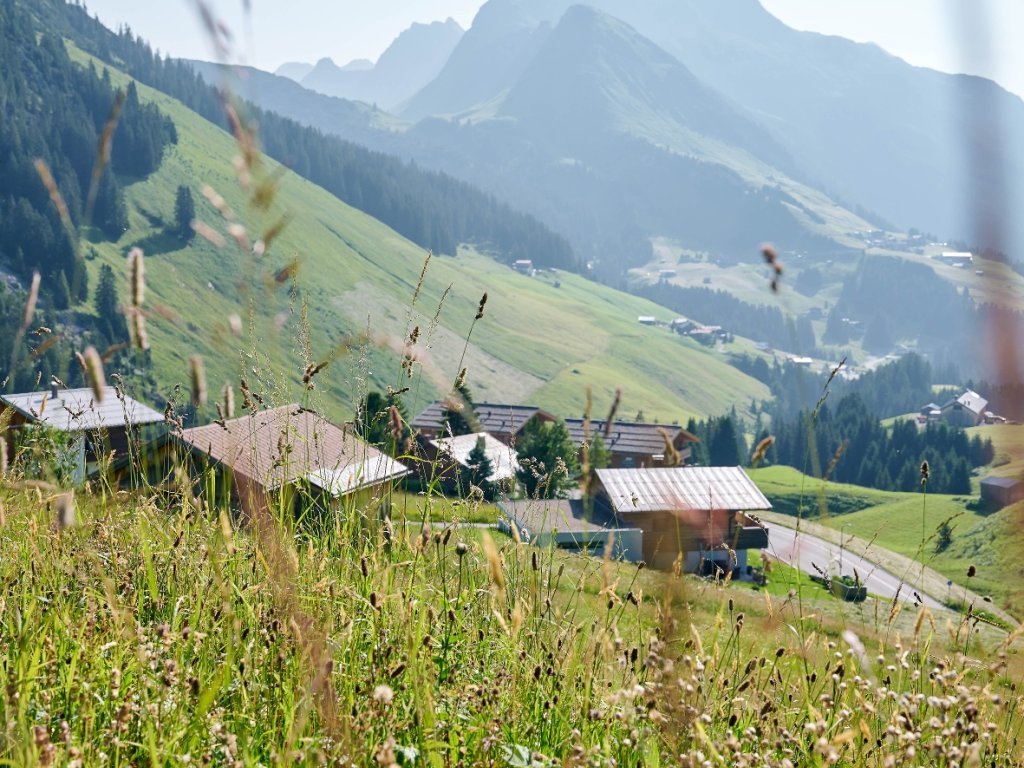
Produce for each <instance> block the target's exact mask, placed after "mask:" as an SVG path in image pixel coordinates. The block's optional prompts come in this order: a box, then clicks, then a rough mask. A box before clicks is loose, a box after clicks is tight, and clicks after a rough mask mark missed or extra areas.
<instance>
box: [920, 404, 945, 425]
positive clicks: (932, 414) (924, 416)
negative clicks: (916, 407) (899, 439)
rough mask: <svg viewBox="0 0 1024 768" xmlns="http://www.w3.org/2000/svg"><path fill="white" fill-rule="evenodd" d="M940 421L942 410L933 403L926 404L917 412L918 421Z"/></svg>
mask: <svg viewBox="0 0 1024 768" xmlns="http://www.w3.org/2000/svg"><path fill="white" fill-rule="evenodd" d="M940 419H942V408H941V407H940V406H938V405H936V404H935V403H928V405H926V406H923V407H922V408H921V410H920V411H918V421H921V422H935V421H939V420H940Z"/></svg>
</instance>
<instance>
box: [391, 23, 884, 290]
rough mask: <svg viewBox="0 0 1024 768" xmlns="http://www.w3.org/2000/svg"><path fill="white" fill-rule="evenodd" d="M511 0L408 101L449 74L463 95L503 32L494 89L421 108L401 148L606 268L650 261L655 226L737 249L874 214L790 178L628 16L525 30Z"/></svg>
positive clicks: (791, 242) (741, 253)
mask: <svg viewBox="0 0 1024 768" xmlns="http://www.w3.org/2000/svg"><path fill="white" fill-rule="evenodd" d="M489 7H490V8H491V9H492V10H490V11H489V10H488V8H489ZM494 9H497V10H499V11H508V12H507V13H501V14H496V13H495V12H494ZM521 10H522V9H521V8H520V4H501V5H495V6H491V4H488V6H485V7H484V9H481V12H480V14H479V15H478V16H477V20H476V21H475V22H474V25H473V28H472V29H471V30H470V32H468V33H467V35H466V37H465V38H464V40H463V43H462V44H460V46H459V49H458V50H456V52H455V53H453V55H452V58H451V60H450V61H449V65H448V66H446V68H445V72H444V73H442V75H441V76H439V77H438V79H437V80H436V81H435V83H434V84H432V86H430V87H428V88H427V89H424V91H423V92H422V93H421V94H420V95H418V96H417V97H416V98H415V99H414V100H412V101H411V102H410V104H414V103H418V104H421V105H422V104H423V103H424V98H425V96H426V95H429V94H428V92H429V93H430V94H434V95H437V94H439V93H441V91H440V90H439V89H441V87H442V86H444V87H445V88H447V87H448V84H451V85H452V89H451V92H452V93H453V94H459V95H465V94H463V89H462V88H461V87H459V84H460V83H462V82H463V78H468V77H469V76H470V74H469V73H470V72H471V71H473V69H474V67H473V66H471V62H470V61H468V60H467V57H472V58H473V60H474V61H476V64H477V65H479V66H480V67H485V65H484V64H483V63H482V60H481V59H480V58H479V54H480V53H481V50H482V49H484V48H486V47H487V45H488V43H487V41H488V40H489V39H491V38H497V37H501V36H504V38H505V39H507V40H510V41H516V42H517V46H516V50H515V51H514V52H513V51H512V50H511V48H509V49H508V53H509V56H510V58H509V59H508V60H507V61H506V60H505V59H503V58H502V57H501V56H496V57H495V58H496V59H497V60H498V64H497V65H496V66H495V67H494V68H493V69H492V70H491V71H492V73H498V72H499V71H500V73H501V74H500V77H498V75H497V74H495V77H496V78H497V79H495V80H494V81H493V82H492V83H491V87H493V88H500V91H499V92H496V93H493V94H491V95H490V96H489V98H488V100H486V101H484V102H482V103H480V104H479V105H478V106H477V107H476V108H469V109H467V110H465V111H463V112H461V113H459V114H457V115H455V116H452V117H433V118H428V119H424V120H421V121H420V122H418V123H416V124H415V125H414V126H413V127H411V128H410V129H409V130H408V131H407V132H406V133H405V134H404V136H403V139H404V146H402V147H401V148H399V149H398V150H397V151H403V152H405V153H407V154H408V156H411V157H414V158H415V159H416V161H417V162H418V163H422V164H426V165H430V166H431V167H438V168H445V169H446V170H448V171H449V172H451V173H453V174H455V175H456V176H460V177H462V178H465V179H467V180H469V181H471V182H472V183H475V184H479V185H481V186H483V187H485V188H486V189H488V190H490V191H492V192H494V193H495V194H496V195H498V196H499V197H501V198H503V199H506V200H509V201H511V202H513V203H514V204H515V205H516V206H518V207H520V208H522V209H524V210H527V211H529V212H531V213H533V214H534V215H535V216H537V217H538V218H540V219H541V220H542V221H544V222H545V223H546V224H548V225H549V226H551V227H553V228H554V229H555V230H556V231H559V232H562V233H563V234H565V235H566V236H567V237H568V238H569V239H570V241H571V242H572V243H573V245H574V247H575V249H576V250H577V252H579V253H580V254H582V255H583V256H585V257H586V258H587V259H588V260H590V261H591V262H594V263H595V265H596V267H597V269H598V272H599V273H600V274H602V275H604V276H605V277H609V278H610V277H611V276H612V275H615V274H616V273H619V272H621V271H622V270H623V269H624V268H625V267H628V266H633V265H636V264H642V263H646V262H647V261H649V260H650V258H651V244H650V240H651V238H653V237H665V238H669V239H672V240H678V241H679V242H681V243H684V244H685V247H687V248H690V249H693V250H697V251H706V252H708V253H709V254H711V256H712V257H714V258H716V259H723V260H725V261H727V262H735V261H737V260H739V259H743V258H749V257H750V255H751V254H754V253H756V249H757V246H758V244H759V243H761V242H763V241H764V240H769V239H770V240H772V241H773V242H776V243H777V244H778V245H779V246H780V247H783V248H785V249H794V250H795V249H799V250H808V251H811V252H813V253H815V254H821V255H825V254H834V253H836V252H837V251H839V250H841V248H839V247H838V246H837V245H836V244H835V243H833V242H831V239H832V238H833V237H834V236H836V235H838V234H840V233H841V232H843V231H844V230H845V229H851V228H856V227H858V226H866V227H869V226H870V225H866V224H865V223H864V222H859V221H858V220H857V219H856V217H853V216H851V215H849V214H848V213H846V212H843V211H842V210H841V209H839V208H837V207H836V206H835V205H834V203H833V201H830V200H824V199H822V195H820V193H817V192H816V191H815V190H813V189H811V188H808V187H806V186H805V185H802V184H801V183H800V182H799V181H797V180H796V179H794V178H792V177H791V176H789V175H788V174H787V170H789V169H790V168H792V167H793V166H794V163H793V160H792V158H791V157H790V154H789V153H788V152H787V151H786V150H785V149H784V148H783V147H782V145H781V144H780V143H779V142H778V141H777V140H776V139H775V138H774V137H773V136H772V135H771V134H770V133H769V132H768V131H766V130H765V129H763V128H762V127H760V126H759V125H758V124H757V123H756V121H755V120H754V119H753V118H752V116H751V115H749V114H748V113H746V112H745V111H744V110H743V109H742V108H741V107H739V106H738V105H736V104H735V103H733V102H730V101H729V100H727V99H724V98H722V97H721V96H720V95H718V94H716V93H715V92H714V91H712V90H711V89H710V88H707V87H706V86H704V85H703V84H702V83H701V82H699V81H698V80H697V79H696V78H695V77H694V76H693V75H692V74H691V73H690V72H689V71H688V70H687V69H686V67H685V66H683V65H682V64H681V63H680V62H679V61H678V60H676V59H674V58H673V57H671V56H670V55H668V54H667V53H666V52H665V51H664V50H662V49H660V48H658V47H657V46H656V45H654V44H653V43H652V42H651V41H650V40H648V39H645V38H644V37H643V36H641V35H640V34H638V33H637V32H636V31H635V30H634V29H632V28H631V27H629V26H628V25H626V24H624V23H623V22H621V21H618V20H616V19H614V18H612V17H610V16H608V15H606V14H603V13H600V12H598V11H595V10H593V9H591V8H588V7H584V6H574V7H572V8H570V9H569V10H568V11H567V12H566V13H565V14H563V16H562V17H561V18H560V19H559V21H558V23H557V24H556V25H555V26H554V27H548V26H546V25H544V24H542V25H540V26H538V27H535V28H533V31H532V32H530V33H529V34H528V35H527V34H526V33H525V32H524V31H523V30H528V29H529V27H528V26H526V25H527V23H528V22H529V20H530V18H531V17H530V16H529V15H528V14H526V13H521V12H520V11H521ZM478 25H482V26H478ZM503 25H508V26H507V28H506V27H505V26H503ZM502 30H504V32H503V31H502ZM478 48H479V49H481V50H478ZM513 54H514V55H513ZM513 63H514V66H513ZM477 95H479V94H477ZM475 97H476V96H475V95H471V96H467V97H466V99H464V100H463V102H462V103H459V104H457V103H456V102H454V101H453V102H450V103H449V104H447V105H446V106H440V105H439V106H438V107H437V108H438V109H439V110H440V109H444V108H447V107H456V106H464V105H465V101H466V100H467V99H469V98H475ZM403 114H408V110H406V112H404V113H403ZM392 147H394V142H392ZM826 217H829V218H826Z"/></svg>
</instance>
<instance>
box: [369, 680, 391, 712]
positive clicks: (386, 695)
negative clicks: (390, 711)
mask: <svg viewBox="0 0 1024 768" xmlns="http://www.w3.org/2000/svg"><path fill="white" fill-rule="evenodd" d="M393 698H395V692H394V691H393V690H391V686H390V685H378V686H377V687H376V688H374V689H373V700H374V701H375V702H377V703H378V704H381V705H383V706H385V707H386V706H387V705H388V704H390V703H391V700H392V699H393Z"/></svg>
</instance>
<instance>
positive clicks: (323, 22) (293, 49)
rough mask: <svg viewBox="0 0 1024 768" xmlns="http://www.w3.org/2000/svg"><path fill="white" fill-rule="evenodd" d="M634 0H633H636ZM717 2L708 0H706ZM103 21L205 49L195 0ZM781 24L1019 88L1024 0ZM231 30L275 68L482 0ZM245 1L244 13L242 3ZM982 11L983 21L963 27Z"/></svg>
mask: <svg viewBox="0 0 1024 768" xmlns="http://www.w3.org/2000/svg"><path fill="white" fill-rule="evenodd" d="M639 1H642V0H639ZM706 1H707V2H717V0H706ZM86 2H87V5H88V7H89V10H90V11H91V12H92V13H96V14H98V15H99V17H100V18H101V19H102V20H103V21H104V22H105V23H107V24H108V25H109V26H115V25H117V24H119V23H128V24H129V25H130V26H131V27H132V29H133V30H135V32H136V33H138V34H141V35H142V36H143V37H144V38H146V39H147V40H149V41H150V43H152V44H153V45H154V46H155V47H156V48H159V49H160V50H161V51H163V52H165V53H170V54H172V55H174V56H182V57H188V58H202V59H210V58H213V57H214V56H213V52H212V50H211V48H210V45H209V42H208V39H207V36H206V35H205V34H204V33H203V31H202V28H201V26H200V24H199V21H198V15H197V13H196V5H197V0H86ZM762 3H763V5H764V6H765V7H766V8H768V10H770V11H771V12H772V13H774V14H775V15H776V16H778V17H779V18H781V19H782V20H783V21H785V22H786V23H787V24H789V25H790V26H792V27H796V28H797V29H808V30H814V31H818V32H824V33H827V34H836V35H842V36H843V37H849V38H851V39H853V40H858V41H863V42H875V43H878V44H879V45H881V46H882V47H883V48H885V49H886V50H888V51H890V52H891V53H894V54H896V55H897V56H900V57H901V58H904V59H906V60H907V61H909V62H910V63H912V64H918V65H921V66H928V67H934V68H936V69H940V70H943V71H946V72H970V73H973V74H983V75H985V76H987V77H992V78H994V79H996V80H997V81H998V82H1000V83H1001V84H1002V85H1003V86H1004V87H1006V88H1008V89H1009V90H1012V91H1015V92H1016V93H1018V94H1020V95H1022V96H1024V46H1022V45H1019V44H1018V43H1017V41H1016V40H1015V39H1014V38H1019V37H1020V36H1022V35H1024V0H762ZM208 5H209V6H210V7H211V8H212V9H214V11H215V12H216V14H217V15H218V17H219V18H220V19H222V20H223V21H224V22H225V23H226V25H227V26H228V27H229V28H230V29H231V30H232V31H233V33H234V35H235V56H234V59H235V60H238V61H242V62H244V63H248V64H253V65H255V66H257V67H260V68H261V69H268V70H274V69H276V68H277V66H278V65H280V64H281V63H283V62H285V61H308V62H311V63H312V62H315V61H316V60H318V59H320V58H322V57H324V56H330V57H331V58H333V59H334V60H335V61H336V62H338V63H339V64H343V63H345V62H347V61H350V60H351V59H355V58H368V59H376V58H377V56H378V55H380V53H381V51H383V50H384V48H386V47H387V45H388V43H390V42H391V40H393V39H394V38H395V37H396V36H397V35H398V33H399V32H401V31H402V30H403V29H405V28H406V27H408V26H409V25H410V24H411V23H412V22H414V21H423V22H428V21H435V20H440V19H445V18H447V17H449V16H451V17H453V18H454V19H455V20H456V21H458V22H459V24H461V25H462V26H463V27H464V28H465V27H468V26H469V25H470V23H471V22H472V20H473V16H474V14H475V13H476V11H477V9H478V8H479V7H480V5H481V0H208ZM246 7H249V8H251V13H250V14H248V15H247V14H245V13H244V10H243V9H244V8H246ZM984 17H987V23H985V24H984V28H981V29H979V30H978V32H977V33H976V34H974V35H973V36H971V37H969V38H966V39H968V40H973V41H975V43H978V44H977V45H975V46H973V48H974V50H973V52H972V51H971V50H970V49H971V48H972V46H970V45H968V44H966V43H965V35H964V30H965V29H966V28H968V27H969V26H970V25H971V24H972V23H974V24H977V23H978V20H979V18H984Z"/></svg>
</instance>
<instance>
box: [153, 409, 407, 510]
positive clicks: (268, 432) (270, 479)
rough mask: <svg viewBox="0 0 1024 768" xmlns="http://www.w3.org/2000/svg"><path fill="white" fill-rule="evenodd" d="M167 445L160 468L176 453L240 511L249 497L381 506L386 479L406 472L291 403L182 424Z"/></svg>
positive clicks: (297, 504)
mask: <svg viewBox="0 0 1024 768" xmlns="http://www.w3.org/2000/svg"><path fill="white" fill-rule="evenodd" d="M167 447H168V448H170V449H172V451H171V453H172V455H171V456H170V457H168V456H167V454H166V453H165V456H164V457H163V471H164V472H165V473H166V472H169V471H170V470H171V469H173V466H170V465H169V463H168V458H170V461H171V462H173V461H177V460H182V461H184V463H186V464H187V465H188V466H189V468H190V469H191V471H192V474H193V475H194V476H195V477H197V478H202V479H203V482H204V483H205V486H206V488H207V490H213V491H214V494H215V495H216V496H217V497H219V498H222V499H224V498H228V499H230V501H231V503H232V504H233V505H234V506H235V507H236V508H238V509H240V510H242V511H243V512H245V511H247V509H248V508H249V507H250V505H253V504H265V505H270V506H272V507H274V508H277V509H282V508H289V507H290V508H292V509H294V511H295V513H296V514H302V513H304V512H306V511H309V510H310V509H319V510H334V509H338V508H339V507H340V506H341V505H344V506H346V507H349V508H352V507H354V508H360V509H362V508H366V507H371V506H378V507H380V506H382V505H386V504H387V503H388V499H389V494H388V493H387V491H388V489H389V488H390V487H391V483H392V482H393V481H395V480H398V479H400V478H402V477H404V476H405V475H407V474H409V470H408V469H407V468H406V467H405V466H404V465H403V464H401V463H399V462H397V461H395V460H394V459H392V458H391V457H389V456H387V455H386V454H384V453H382V452H381V451H379V450H377V449H376V448H374V447H373V446H370V445H368V444H366V443H364V442H363V441H362V440H360V439H359V438H358V437H357V436H356V435H355V434H353V433H352V431H351V430H350V429H348V428H344V427H339V426H337V425H336V424H333V423H331V422H330V421H328V420H327V419H325V418H324V417H322V416H320V415H319V414H317V413H315V412H314V411H311V410H309V409H307V408H302V407H300V406H298V405H295V404H292V405H285V406H282V407H280V408H274V409H270V410H265V411H259V412H257V413H255V414H252V415H247V416H243V417H241V418H237V419H231V420H229V421H225V422H218V423H213V424H207V425H206V426H202V427H194V428H192V429H186V430H184V431H183V432H182V433H181V434H179V435H177V436H176V437H174V438H173V439H172V440H171V441H169V442H168V444H167ZM165 476H166V475H165ZM211 484H212V486H213V487H212V488H211Z"/></svg>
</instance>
